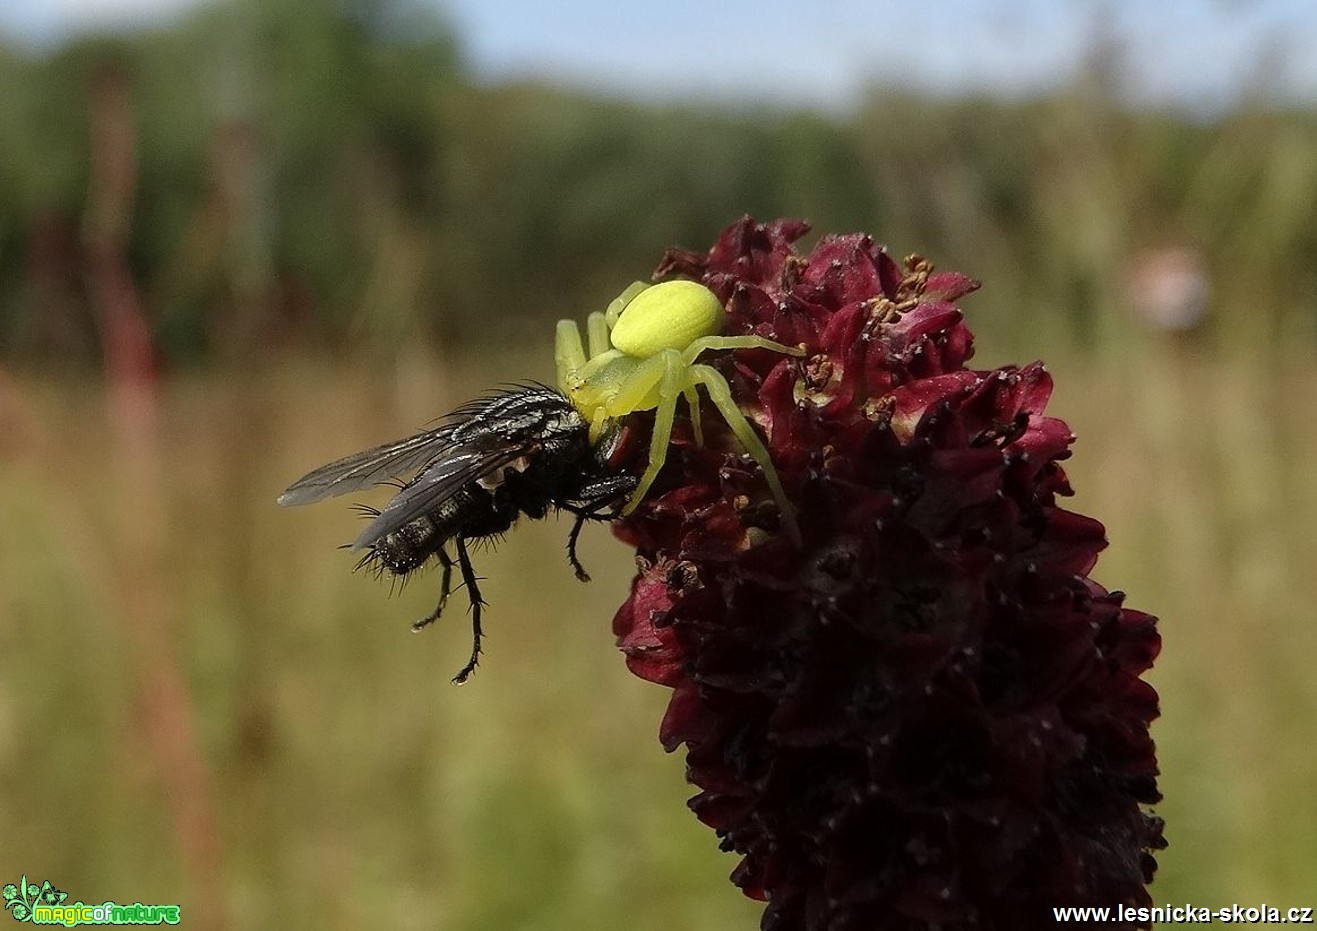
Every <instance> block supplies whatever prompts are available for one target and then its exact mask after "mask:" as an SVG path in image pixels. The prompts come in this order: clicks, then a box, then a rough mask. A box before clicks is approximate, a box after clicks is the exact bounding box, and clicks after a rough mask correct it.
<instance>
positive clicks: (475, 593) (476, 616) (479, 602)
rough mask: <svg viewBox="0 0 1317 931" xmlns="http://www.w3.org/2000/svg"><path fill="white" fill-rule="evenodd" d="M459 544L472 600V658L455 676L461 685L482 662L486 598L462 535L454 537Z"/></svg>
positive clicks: (459, 558) (461, 566) (464, 579)
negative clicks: (481, 644) (481, 649)
mask: <svg viewBox="0 0 1317 931" xmlns="http://www.w3.org/2000/svg"><path fill="white" fill-rule="evenodd" d="M453 542H454V543H455V544H456V545H457V567H458V568H459V569H460V570H461V571H462V582H463V583H465V585H466V595H467V598H469V599H470V600H471V658H470V659H469V660H467V661H466V665H465V666H463V667H462V671H461V672H459V673H458V674H457V675H455V676H453V684H454V685H461V684H462V683H463V682H465V681H466V680H467V678H468V677H469V676H470V675H471V673H473V672H475V669H476V663H478V662H480V638H481V631H480V609H481V608H483V607H484V605H485V599H484V598H481V597H480V587H479V586H478V585H476V570H475V569H473V568H472V567H471V557H470V556H468V555H467V552H466V540H465V538H463V537H462V536H461V535H458V536H456V537H454V538H453Z"/></svg>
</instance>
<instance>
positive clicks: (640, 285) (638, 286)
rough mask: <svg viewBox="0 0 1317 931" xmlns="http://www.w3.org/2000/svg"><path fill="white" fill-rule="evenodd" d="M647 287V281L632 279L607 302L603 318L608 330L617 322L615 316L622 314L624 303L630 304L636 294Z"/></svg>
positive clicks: (624, 307)
mask: <svg viewBox="0 0 1317 931" xmlns="http://www.w3.org/2000/svg"><path fill="white" fill-rule="evenodd" d="M648 287H649V283H648V282H645V281H633V282H631V283H630V284H629V285H627V286H626V290H624V291H623V292H622V293H621V294H619V295H618V296H617V297H615V298H613V300H612V301H611V302H609V305H608V309H607V310H606V311H604V319H605V320H607V321H608V328H609V329H610V330H611V329H612V328H613V324H615V323H617V318H618V317H620V316H622V311H624V310H626V305H627V304H630V303H631V302H632V301H633V300H634V299H635V297H636V295H637V294H639V293H640V292H641V291H643V290H645V289H646V288H648Z"/></svg>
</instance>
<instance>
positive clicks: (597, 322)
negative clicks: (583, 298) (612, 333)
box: [585, 311, 612, 359]
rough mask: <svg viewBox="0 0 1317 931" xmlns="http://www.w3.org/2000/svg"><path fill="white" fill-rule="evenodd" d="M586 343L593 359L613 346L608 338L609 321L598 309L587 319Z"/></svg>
mask: <svg viewBox="0 0 1317 931" xmlns="http://www.w3.org/2000/svg"><path fill="white" fill-rule="evenodd" d="M585 345H586V347H587V348H588V349H589V350H590V358H591V359H593V358H594V357H595V356H601V355H603V354H604V353H605V352H607V351H608V350H609V349H611V348H612V345H611V343H610V342H609V339H608V321H607V319H606V318H605V317H604V315H603V314H601V313H599V312H598V311H595V312H594V313H592V314H591V315H590V316H589V317H587V318H586V319H585Z"/></svg>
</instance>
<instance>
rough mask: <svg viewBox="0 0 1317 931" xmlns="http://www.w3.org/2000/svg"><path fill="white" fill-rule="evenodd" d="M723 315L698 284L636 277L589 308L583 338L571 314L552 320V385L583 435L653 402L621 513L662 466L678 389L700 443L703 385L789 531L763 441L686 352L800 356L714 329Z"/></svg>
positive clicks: (728, 394)
mask: <svg viewBox="0 0 1317 931" xmlns="http://www.w3.org/2000/svg"><path fill="white" fill-rule="evenodd" d="M723 320H724V313H723V307H722V303H721V302H720V301H719V300H718V298H717V296H716V295H714V293H713V292H712V291H710V290H709V289H708V288H706V287H704V286H703V285H702V284H699V283H697V282H694V281H665V282H661V283H659V284H655V285H646V284H645V283H644V282H640V281H637V282H635V283H634V284H632V285H631V286H630V287H629V288H627V289H626V290H625V291H623V292H622V293H621V294H620V295H619V296H618V297H617V298H616V299H615V300H614V301H613V302H612V303H611V304H609V305H608V310H607V311H605V312H604V313H600V312H598V311H596V312H595V313H592V314H590V316H589V318H588V319H587V320H586V325H585V333H586V343H585V344H584V345H583V344H582V342H581V330H580V328H579V327H578V326H577V325H576V323H575V322H574V321H572V320H560V321H558V331H557V334H556V340H555V344H554V349H555V358H556V361H557V365H558V387H559V388H560V389H561V390H562V392H563V394H565V395H567V397H568V398H570V399H571V401H572V404H574V405H575V406H576V409H577V410H579V411H580V412H581V414H582V416H584V417H585V419H586V420H587V421H588V422H589V424H590V439H591V441H597V440H598V439H599V437H600V435H601V434H602V433H603V430H604V428H605V426H607V424H608V423H609V422H610V421H613V420H617V419H618V418H621V417H625V416H626V415H627V414H630V413H632V412H633V411H645V410H651V409H652V410H653V411H654V432H653V434H652V436H651V439H650V444H649V464H648V466H646V468H645V472H644V474H643V475H641V477H640V482H639V483H638V484H637V485H636V488H635V491H634V492H632V494H631V497H630V498H629V499H628V501H627V503H626V506H625V507H623V509H622V513H623V514H630V513H631V512H632V511H634V510H635V509H636V506H637V505H638V504H640V502H641V501H642V500H643V499H644V497H645V494H646V492H648V491H649V486H650V485H652V484H653V482H654V479H655V478H657V477H658V474H659V470H660V469H662V468H663V462H664V460H665V459H666V458H667V454H668V444H669V442H671V439H672V421H673V417H674V415H675V414H676V410H677V397H678V396H679V395H681V396H684V397H685V398H686V404H687V406H688V407H689V409H690V417H691V429H692V432H693V433H694V435H695V442H696V443H699V444H701V445H703V443H704V437H703V436H702V435H701V430H700V398H699V394H698V393H697V391H696V389H697V388H698V386H700V385H703V386H704V390H705V392H706V393H707V394H708V396H709V400H710V401H712V402H713V405H714V406H715V407H716V408H718V411H719V413H721V414H722V416H723V419H724V420H725V421H727V426H728V427H730V428H731V431H732V433H733V434H735V436H736V438H737V439H738V440H740V442H741V445H742V446H743V447H745V450H746V452H748V453H749V454H750V456H751V458H753V459H754V461H755V462H757V463H759V467H760V468H761V469H763V471H764V479H765V480H766V481H767V482H768V487H769V488H770V489H771V490H772V492H773V497H774V498H775V499H776V500H777V505H778V508H779V510H780V511H781V514H782V521H783V524H784V526H785V527H786V528H787V531H788V532H789V533H790V534H791V536H792V537H793V538H798V537H799V532H798V530H797V528H796V521H795V513H794V511H793V510H792V508H791V504H790V502H788V501H787V497H786V493H785V492H784V491H783V490H782V482H781V481H780V480H779V479H778V475H777V470H776V469H775V468H773V462H772V460H771V459H769V458H768V450H767V449H766V448H765V446H764V443H763V441H762V440H760V439H759V436H758V434H756V433H755V431H754V428H753V427H751V426H750V422H749V421H748V420H747V419H746V417H745V415H744V414H743V413H741V410H740V408H738V407H737V406H736V401H735V400H733V398H732V391H731V388H730V387H729V386H728V384H727V379H725V378H723V376H722V375H721V374H720V373H719V372H718V370H717V369H715V368H713V367H712V366H708V365H704V364H701V363H698V362H697V361H696V360H697V359H698V358H699V356H700V355H701V354H702V353H704V352H705V351H707V350H710V349H769V350H772V351H773V352H781V353H784V354H786V355H791V356H801V355H804V351H803V350H801V349H795V348H793V347H791V346H784V345H782V344H781V343H775V342H773V341H772V340H770V339H765V338H764V337H762V336H721V335H719V334H721V333H722V329H723ZM587 346H588V348H589V355H588V356H587V355H586V348H587Z"/></svg>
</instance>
